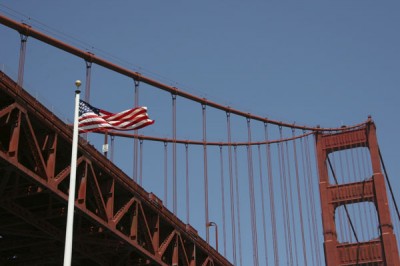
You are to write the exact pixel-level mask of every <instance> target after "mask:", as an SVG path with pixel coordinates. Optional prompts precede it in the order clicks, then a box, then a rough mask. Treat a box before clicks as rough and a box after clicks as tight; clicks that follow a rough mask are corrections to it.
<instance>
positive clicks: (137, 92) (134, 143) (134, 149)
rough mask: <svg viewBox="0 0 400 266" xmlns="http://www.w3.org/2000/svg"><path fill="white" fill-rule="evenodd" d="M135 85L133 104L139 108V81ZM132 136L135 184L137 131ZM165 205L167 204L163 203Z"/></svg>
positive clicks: (135, 177)
mask: <svg viewBox="0 0 400 266" xmlns="http://www.w3.org/2000/svg"><path fill="white" fill-rule="evenodd" d="M133 81H134V83H135V99H134V104H135V108H136V107H138V106H139V83H140V82H139V80H136V79H134V80H133ZM133 134H134V135H135V136H136V137H135V139H134V140H133V180H135V182H137V181H138V180H137V176H138V138H137V135H138V130H137V129H136V130H134V131H133ZM165 204H167V202H165Z"/></svg>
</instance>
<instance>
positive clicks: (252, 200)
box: [247, 118, 259, 265]
mask: <svg viewBox="0 0 400 266" xmlns="http://www.w3.org/2000/svg"><path fill="white" fill-rule="evenodd" d="M247 136H248V145H247V165H248V175H249V196H250V214H251V215H250V217H251V234H252V239H253V264H254V265H258V264H259V261H258V244H257V222H256V205H255V198H254V175H253V152H252V149H251V125H250V118H247Z"/></svg>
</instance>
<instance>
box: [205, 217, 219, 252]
mask: <svg viewBox="0 0 400 266" xmlns="http://www.w3.org/2000/svg"><path fill="white" fill-rule="evenodd" d="M211 226H215V249H216V250H217V252H218V225H217V224H216V223H214V222H208V223H207V231H208V230H209V228H210V227H211Z"/></svg>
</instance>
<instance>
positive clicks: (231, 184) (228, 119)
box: [226, 112, 237, 265]
mask: <svg viewBox="0 0 400 266" xmlns="http://www.w3.org/2000/svg"><path fill="white" fill-rule="evenodd" d="M226 123H227V126H226V127H227V131H228V143H229V146H228V164H229V196H230V198H229V200H230V203H231V225H232V254H233V265H237V261H236V222H235V198H234V180H233V169H232V146H231V145H230V144H231V142H232V134H231V114H230V113H229V112H226Z"/></svg>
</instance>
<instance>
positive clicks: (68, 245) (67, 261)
mask: <svg viewBox="0 0 400 266" xmlns="http://www.w3.org/2000/svg"><path fill="white" fill-rule="evenodd" d="M75 85H76V90H75V114H74V131H73V132H74V133H73V138H72V156H71V172H70V179H69V193H68V194H69V195H68V215H67V232H66V234H65V249H64V266H70V265H71V258H72V236H73V229H74V205H75V186H76V185H75V184H76V160H77V154H78V117H79V96H80V93H81V91H80V90H79V87H80V86H81V81H80V80H77V81H75Z"/></svg>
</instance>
